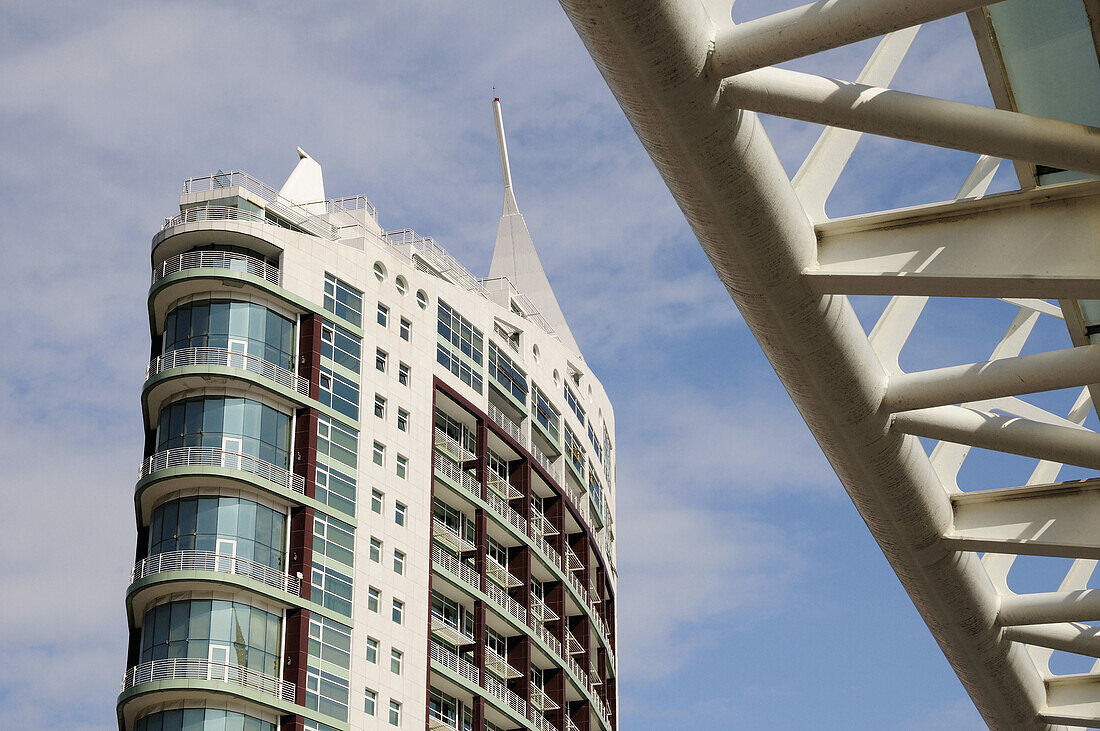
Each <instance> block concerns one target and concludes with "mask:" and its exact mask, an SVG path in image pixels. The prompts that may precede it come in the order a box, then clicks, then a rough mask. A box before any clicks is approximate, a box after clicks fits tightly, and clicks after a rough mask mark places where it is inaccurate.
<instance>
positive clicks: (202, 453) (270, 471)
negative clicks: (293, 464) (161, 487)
mask: <svg viewBox="0 0 1100 731" xmlns="http://www.w3.org/2000/svg"><path fill="white" fill-rule="evenodd" d="M200 466H201V467H224V468H227V469H231V470H240V471H241V472H248V473H249V474H253V475H256V476H257V477H262V478H264V479H265V480H268V481H269V482H274V483H275V484H276V485H278V486H279V487H282V488H286V489H288V490H293V491H294V492H297V493H300V494H302V495H304V494H305V492H306V481H305V478H304V477H302V476H301V475H296V474H294V473H293V472H290V471H289V470H286V469H284V468H282V467H278V466H276V465H273V464H271V463H270V462H264V461H263V460H261V459H257V458H255V457H253V456H251V455H247V454H241V453H240V452H227V451H225V450H224V449H217V448H216V447H173V448H172V449H168V450H165V451H163V452H157V453H156V454H154V455H152V456H151V457H148V458H147V459H146V460H145V461H144V462H142V463H141V470H139V471H138V479H139V480H143V479H145V478H146V477H148V476H149V475H152V474H153V473H155V472H160V471H161V470H166V469H169V468H172V467H200Z"/></svg>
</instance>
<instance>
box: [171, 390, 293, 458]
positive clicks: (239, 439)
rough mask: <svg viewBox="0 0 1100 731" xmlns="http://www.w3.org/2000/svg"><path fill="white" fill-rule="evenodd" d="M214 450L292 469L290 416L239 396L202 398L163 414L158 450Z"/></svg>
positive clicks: (191, 400) (187, 400) (184, 402)
mask: <svg viewBox="0 0 1100 731" xmlns="http://www.w3.org/2000/svg"><path fill="white" fill-rule="evenodd" d="M175 447H213V448H215V449H224V450H225V451H227V452H234V453H237V452H239V453H241V454H246V455H248V456H250V457H255V458H257V459H260V460H263V461H264V462H268V463H270V464H273V465H276V466H279V467H283V468H284V469H286V468H289V467H290V459H289V457H290V416H289V415H288V414H284V413H283V412H281V411H279V410H278V409H275V408H273V407H271V406H268V405H266V404H261V403H260V402H259V401H253V400H252V399H246V398H240V397H236V396H199V397H197V398H189V399H184V400H183V401H176V402H175V403H171V404H169V405H167V406H165V407H164V408H163V409H161V411H160V420H159V421H158V422H157V451H158V452H163V451H165V450H167V449H173V448H175Z"/></svg>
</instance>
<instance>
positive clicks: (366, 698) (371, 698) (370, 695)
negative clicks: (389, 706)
mask: <svg viewBox="0 0 1100 731" xmlns="http://www.w3.org/2000/svg"><path fill="white" fill-rule="evenodd" d="M377 703H378V694H377V693H375V692H374V691H373V690H371V689H370V688H367V689H366V690H365V691H363V712H364V713H366V714H367V715H368V716H373V715H374V709H375V706H376V705H377Z"/></svg>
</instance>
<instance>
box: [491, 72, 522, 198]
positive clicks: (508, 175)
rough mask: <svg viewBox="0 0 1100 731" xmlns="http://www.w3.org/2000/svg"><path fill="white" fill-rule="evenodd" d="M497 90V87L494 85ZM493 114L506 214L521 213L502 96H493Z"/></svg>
mask: <svg viewBox="0 0 1100 731" xmlns="http://www.w3.org/2000/svg"><path fill="white" fill-rule="evenodd" d="M493 91H496V87H495V86H494V87H493ZM493 116H494V117H495V118H496V123H497V145H498V146H499V147H500V172H501V175H503V176H504V215H506V216H507V215H508V214H510V213H519V205H517V204H516V194H515V193H514V192H513V191H512V168H511V167H509V166H508V143H507V142H506V141H505V140H504V118H503V117H502V116H501V114H500V97H493Z"/></svg>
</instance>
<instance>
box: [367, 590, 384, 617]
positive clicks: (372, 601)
mask: <svg viewBox="0 0 1100 731" xmlns="http://www.w3.org/2000/svg"><path fill="white" fill-rule="evenodd" d="M381 599H382V592H381V591H379V590H378V589H375V588H374V587H373V586H372V587H370V588H369V589H367V609H369V610H370V611H372V612H374V613H376V614H377V613H378V603H379V602H380V601H381Z"/></svg>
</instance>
